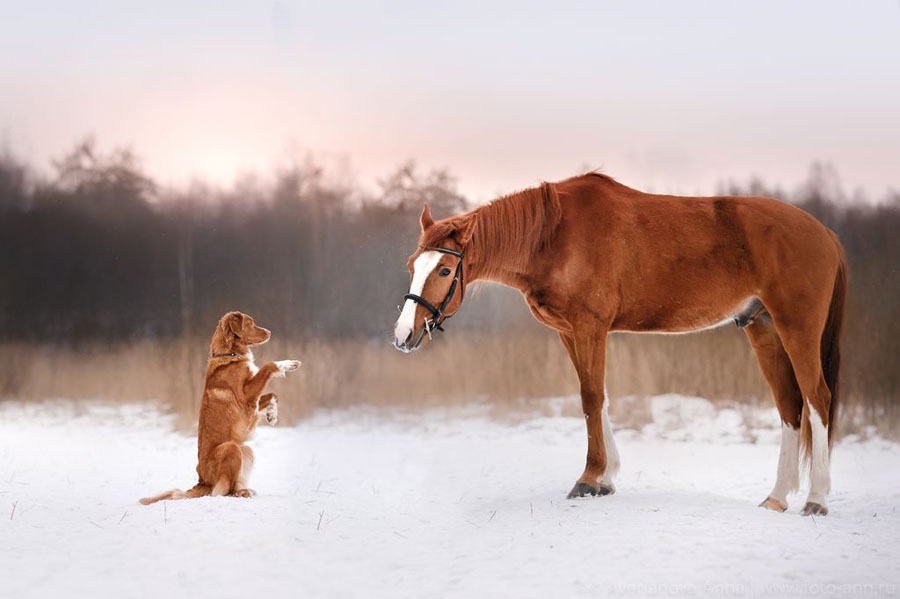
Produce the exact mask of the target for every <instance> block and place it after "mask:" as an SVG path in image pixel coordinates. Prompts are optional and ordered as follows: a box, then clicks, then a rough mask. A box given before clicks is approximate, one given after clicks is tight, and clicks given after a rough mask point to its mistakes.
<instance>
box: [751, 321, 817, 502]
mask: <svg viewBox="0 0 900 599" xmlns="http://www.w3.org/2000/svg"><path fill="white" fill-rule="evenodd" d="M744 332H745V333H746V334H747V338H748V339H749V340H750V345H751V346H752V347H753V351H754V353H756V359H757V361H758V362H759V367H760V370H762V373H763V376H764V377H765V378H766V381H767V382H768V383H769V387H770V388H771V389H772V395H773V396H774V397H775V405H776V406H777V407H778V413H779V415H780V416H781V450H780V452H779V455H778V474H777V478H776V480H775V486H774V487H773V488H772V492H771V493H769V495H768V497H766V499H765V500H763V502H762V503H760V504H759V505H760V507H764V508H767V509H770V510H775V511H778V512H784V511H785V510H787V508H788V502H787V496H788V494H789V493H791V492H794V491H796V490H797V489H798V487H799V485H800V468H799V466H800V464H799V457H800V453H799V451H800V443H799V442H800V424H801V414H802V410H803V395H802V394H801V392H800V387H799V385H798V384H797V379H796V377H795V376H794V369H793V367H792V366H791V361H790V358H789V357H788V354H787V352H786V351H785V349H784V345H783V344H782V343H781V338H780V337H779V336H778V333H777V332H776V331H775V327H774V326H773V324H772V319H771V318H770V317H769V315H768V314H767V313H765V312H757V313H756V314H755V315H754V318H753V319H752V320H751V322H749V323H748V324H747V325H745V326H744Z"/></svg>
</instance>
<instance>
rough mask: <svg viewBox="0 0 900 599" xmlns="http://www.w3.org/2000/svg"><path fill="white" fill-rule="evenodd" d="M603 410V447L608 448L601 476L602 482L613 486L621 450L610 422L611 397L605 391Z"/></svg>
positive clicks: (601, 419)
mask: <svg viewBox="0 0 900 599" xmlns="http://www.w3.org/2000/svg"><path fill="white" fill-rule="evenodd" d="M603 395H604V398H603V410H602V411H601V412H600V421H601V423H602V428H603V447H604V449H605V450H606V472H605V473H604V474H603V476H602V477H601V478H600V483H601V484H604V485H607V486H609V487H612V488H613V489H615V488H616V486H615V485H614V484H613V478H614V477H615V476H616V474H618V472H619V450H618V448H617V447H616V440H615V439H614V438H613V431H612V426H611V425H610V422H609V398H608V397H606V393H605V392H604V394H603Z"/></svg>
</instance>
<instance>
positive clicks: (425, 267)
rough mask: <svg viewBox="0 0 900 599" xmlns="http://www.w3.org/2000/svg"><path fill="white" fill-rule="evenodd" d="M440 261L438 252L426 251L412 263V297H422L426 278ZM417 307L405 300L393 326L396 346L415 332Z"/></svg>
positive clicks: (410, 289)
mask: <svg viewBox="0 0 900 599" xmlns="http://www.w3.org/2000/svg"><path fill="white" fill-rule="evenodd" d="M440 261H441V253H440V252H435V251H434V250H428V251H427V252H422V253H421V254H419V257H418V258H416V260H415V262H413V277H412V283H410V285H409V292H410V293H412V294H413V295H422V290H423V289H424V288H425V281H427V280H428V277H429V276H430V275H431V273H432V271H434V269H435V267H436V266H437V265H438V262H440ZM417 305H418V304H416V302H414V301H412V300H411V299H408V300H406V302H405V303H404V304H403V310H402V311H401V312H400V317H399V318H398V319H397V324H396V325H395V326H394V340H395V341H396V342H397V344H401V345H402V344H403V343H404V342H405V341H406V338H407V337H409V334H410V333H412V332H413V331H414V330H415V324H416V323H415V319H416V306H417Z"/></svg>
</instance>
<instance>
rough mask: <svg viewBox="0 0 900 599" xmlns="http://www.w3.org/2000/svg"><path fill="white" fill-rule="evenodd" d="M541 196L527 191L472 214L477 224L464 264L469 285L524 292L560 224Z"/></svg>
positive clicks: (535, 190)
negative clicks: (491, 285)
mask: <svg viewBox="0 0 900 599" xmlns="http://www.w3.org/2000/svg"><path fill="white" fill-rule="evenodd" d="M541 192H542V190H541V189H540V188H539V189H534V190H526V191H524V192H520V193H519V194H515V195H513V196H507V197H504V198H500V199H498V200H495V201H494V202H492V203H490V204H488V205H486V206H482V207H480V208H477V209H475V210H474V211H473V212H472V215H473V216H474V218H475V219H476V224H475V229H474V233H473V236H472V240H471V241H470V243H469V247H467V248H466V264H465V267H466V269H467V270H466V276H467V279H468V281H469V282H475V281H479V280H482V281H492V282H494V283H500V284H502V285H506V286H507V287H512V288H514V289H518V290H520V291H524V290H525V284H526V281H527V278H528V273H529V268H530V265H531V262H532V260H533V258H534V256H535V255H536V254H537V253H538V251H539V250H540V247H541V245H542V243H543V241H544V240H545V239H546V237H547V236H548V234H549V233H552V231H553V229H555V227H556V224H557V223H558V221H559V216H558V211H556V210H554V211H552V212H553V214H548V212H550V210H547V209H546V208H545V207H544V204H543V202H544V199H543V198H542V194H541ZM526 194H527V195H526ZM554 200H555V198H554ZM529 202H541V204H540V205H539V206H538V207H535V206H534V205H530V206H529V204H528V203H529ZM557 206H558V204H557ZM557 210H558V208H557ZM548 227H549V228H550V229H549V230H548Z"/></svg>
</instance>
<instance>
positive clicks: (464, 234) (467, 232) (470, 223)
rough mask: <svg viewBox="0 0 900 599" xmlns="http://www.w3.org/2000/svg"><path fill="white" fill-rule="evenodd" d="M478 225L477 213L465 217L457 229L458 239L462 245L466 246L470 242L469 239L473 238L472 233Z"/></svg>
mask: <svg viewBox="0 0 900 599" xmlns="http://www.w3.org/2000/svg"><path fill="white" fill-rule="evenodd" d="M476 226H478V225H477V224H476V220H475V215H474V214H473V215H471V216H469V217H468V218H466V219H464V220H463V221H462V222H461V223H460V224H459V228H457V230H456V236H455V237H456V241H457V243H459V245H461V246H462V247H466V245H467V244H468V243H469V240H470V239H472V234H473V233H475V227H476Z"/></svg>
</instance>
